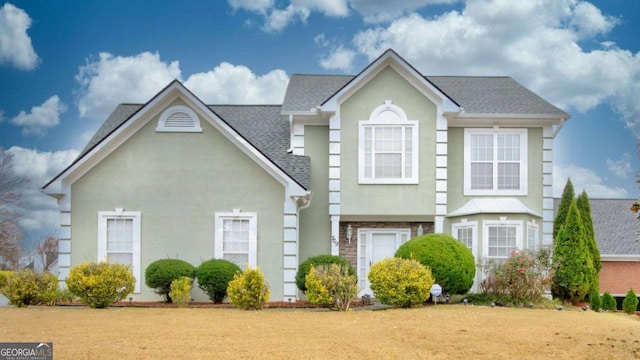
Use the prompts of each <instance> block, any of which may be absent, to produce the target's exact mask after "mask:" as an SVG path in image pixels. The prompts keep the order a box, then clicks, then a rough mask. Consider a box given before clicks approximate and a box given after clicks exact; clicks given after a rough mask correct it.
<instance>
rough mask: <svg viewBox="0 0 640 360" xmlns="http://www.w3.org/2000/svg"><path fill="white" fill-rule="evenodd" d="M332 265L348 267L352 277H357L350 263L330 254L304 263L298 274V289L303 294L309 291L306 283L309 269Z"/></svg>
mask: <svg viewBox="0 0 640 360" xmlns="http://www.w3.org/2000/svg"><path fill="white" fill-rule="evenodd" d="M331 264H338V265H340V266H346V267H347V269H348V271H349V274H350V275H354V276H355V275H356V271H355V270H354V269H353V266H352V265H351V263H350V262H349V261H347V259H345V258H343V257H340V256H336V255H328V254H323V255H316V256H312V257H310V258H308V259H307V260H305V261H303V262H302V263H301V264H300V266H299V267H298V272H297V273H296V285H297V286H298V289H300V291H302V292H306V291H307V286H306V285H305V281H306V277H307V274H308V273H309V269H311V266H312V265H313V266H316V267H317V266H319V265H331Z"/></svg>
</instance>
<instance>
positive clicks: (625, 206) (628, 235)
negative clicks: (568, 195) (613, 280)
mask: <svg viewBox="0 0 640 360" xmlns="http://www.w3.org/2000/svg"><path fill="white" fill-rule="evenodd" d="M636 201H637V199H590V200H589V204H590V205H591V218H592V219H593V230H594V232H595V235H596V242H597V243H598V249H599V250H600V254H601V255H602V260H607V259H606V258H607V257H609V256H611V255H613V257H615V256H620V255H623V256H626V255H628V256H634V255H640V241H639V240H638V234H639V233H640V220H638V214H636V213H634V212H632V211H631V210H630V208H631V205H632V204H633V203H634V202H636ZM559 203H560V199H554V207H555V208H556V209H557V208H558V204H559Z"/></svg>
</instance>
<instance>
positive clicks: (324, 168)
mask: <svg viewBox="0 0 640 360" xmlns="http://www.w3.org/2000/svg"><path fill="white" fill-rule="evenodd" d="M304 146H305V155H307V156H310V157H311V189H312V191H313V196H312V199H311V204H310V205H309V207H308V208H306V209H304V210H302V211H300V257H299V260H300V262H303V261H304V260H306V259H307V258H308V257H310V256H314V255H319V254H330V253H331V243H330V240H329V239H330V237H331V226H330V223H329V128H328V127H326V126H310V125H307V126H305V127H304Z"/></svg>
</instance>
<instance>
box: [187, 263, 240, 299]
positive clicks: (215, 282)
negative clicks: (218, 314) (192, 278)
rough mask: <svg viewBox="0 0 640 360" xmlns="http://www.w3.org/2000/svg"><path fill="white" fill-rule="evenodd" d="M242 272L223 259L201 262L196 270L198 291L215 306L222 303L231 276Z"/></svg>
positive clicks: (231, 278) (236, 266)
mask: <svg viewBox="0 0 640 360" xmlns="http://www.w3.org/2000/svg"><path fill="white" fill-rule="evenodd" d="M239 272H242V270H241V269H240V267H239V266H238V265H236V264H234V263H232V262H231V261H228V260H224V259H212V260H208V261H205V262H203V263H202V264H200V266H198V268H197V269H196V277H197V278H198V285H199V286H200V289H202V290H203V291H204V292H206V293H207V295H209V299H211V301H213V302H214V303H216V304H220V303H222V301H223V300H224V298H225V297H226V296H227V287H228V286H229V282H230V281H231V280H233V276H234V275H235V274H237V273H239Z"/></svg>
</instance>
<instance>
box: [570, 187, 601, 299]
mask: <svg viewBox="0 0 640 360" xmlns="http://www.w3.org/2000/svg"><path fill="white" fill-rule="evenodd" d="M576 205H577V206H578V211H579V212H580V219H582V225H583V227H584V233H585V239H586V242H587V248H588V249H589V252H590V253H591V259H592V260H593V268H594V269H595V277H594V281H593V284H592V288H591V292H598V291H599V289H600V286H599V284H600V281H599V274H600V269H602V263H601V262H600V250H598V243H596V235H595V232H594V231H593V219H592V218H591V205H589V196H587V192H586V191H584V190H583V191H582V194H580V196H578V200H577V202H576Z"/></svg>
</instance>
